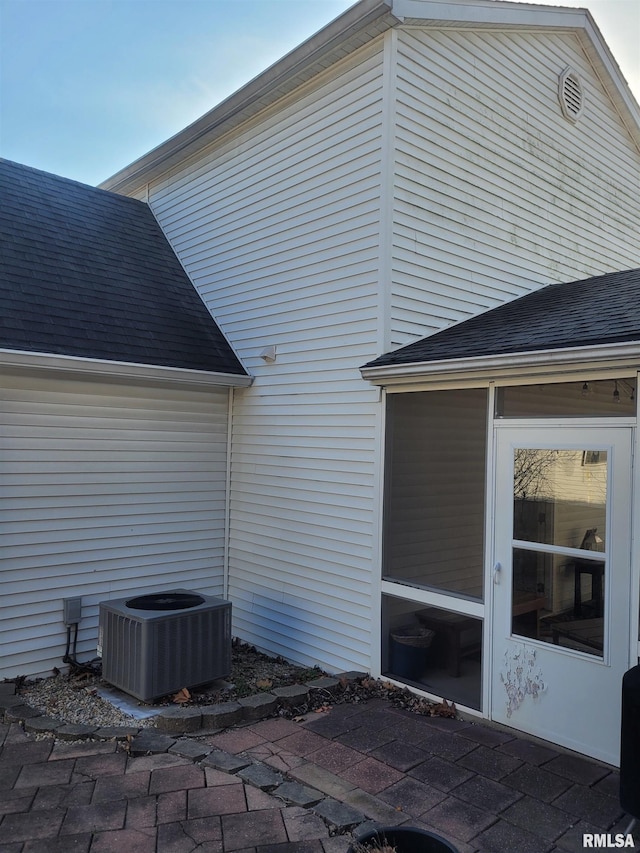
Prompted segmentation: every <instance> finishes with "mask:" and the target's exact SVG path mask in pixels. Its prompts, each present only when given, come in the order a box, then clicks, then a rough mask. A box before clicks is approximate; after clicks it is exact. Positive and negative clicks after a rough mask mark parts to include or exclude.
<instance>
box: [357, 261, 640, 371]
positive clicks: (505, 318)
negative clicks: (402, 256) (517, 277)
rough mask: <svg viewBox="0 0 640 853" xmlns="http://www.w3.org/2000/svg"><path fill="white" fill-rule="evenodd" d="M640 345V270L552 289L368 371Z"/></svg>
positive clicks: (474, 320)
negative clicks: (557, 351) (576, 348)
mask: <svg viewBox="0 0 640 853" xmlns="http://www.w3.org/2000/svg"><path fill="white" fill-rule="evenodd" d="M628 341H640V269H633V270H626V271H624V272H615V273H607V274H606V275H599V276H596V277H595V278H588V279H584V280H582V281H572V282H568V283H564V284H550V285H547V287H543V288H541V289H540V290H536V291H534V292H533V293H528V294H527V295H526V296H521V297H520V298H519V299H515V300H513V301H512V302H508V303H507V304H506V305H501V306H499V307H498V308H493V309H492V310H491V311H486V312H485V313H483V314H479V315H478V316H477V317H472V318H471V319H469V320H465V321H463V322H461V323H458V324H457V325H455V326H451V327H450V328H448V329H443V330H442V331H441V332H436V334H434V335H431V336H429V337H427V338H422V339H421V340H419V341H414V342H413V343H411V344H408V345H407V346H405V347H402V348H401V349H397V350H394V351H393V352H390V353H386V354H385V355H382V356H380V357H379V358H377V359H375V360H374V361H371V362H369V363H368V364H366V365H365V367H385V366H391V365H401V364H414V363H419V362H430V361H441V360H448V359H455V358H475V357H478V356H483V355H484V356H488V355H504V354H508V353H518V352H534V351H536V350H552V349H563V348H566V347H583V346H597V345H599V344H614V343H622V342H628Z"/></svg>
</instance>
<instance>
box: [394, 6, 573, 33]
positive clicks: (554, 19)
mask: <svg viewBox="0 0 640 853" xmlns="http://www.w3.org/2000/svg"><path fill="white" fill-rule="evenodd" d="M393 14H394V15H395V16H396V17H398V18H402V19H404V20H405V21H406V22H411V23H416V24H418V23H419V22H421V21H424V23H425V24H427V25H428V26H434V25H435V24H442V25H449V26H455V25H456V24H457V25H465V26H483V27H539V28H544V29H547V28H549V27H552V28H557V29H578V28H581V27H584V25H585V15H586V9H577V8H576V9H573V8H568V7H560V6H553V5H549V6H546V5H537V4H534V3H509V2H502V0H393Z"/></svg>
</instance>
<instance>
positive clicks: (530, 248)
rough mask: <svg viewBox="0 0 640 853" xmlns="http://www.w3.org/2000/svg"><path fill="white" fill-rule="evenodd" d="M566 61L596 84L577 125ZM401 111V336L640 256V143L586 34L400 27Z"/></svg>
mask: <svg viewBox="0 0 640 853" xmlns="http://www.w3.org/2000/svg"><path fill="white" fill-rule="evenodd" d="M567 65H571V66H572V67H573V68H574V69H576V70H577V71H578V73H579V75H580V77H581V80H582V83H583V86H584V90H585V110H584V114H583V116H582V118H581V119H580V120H579V121H578V123H577V124H575V125H574V124H572V123H570V122H569V121H567V120H566V119H565V118H564V117H563V116H562V114H561V111H560V105H559V102H558V98H557V80H558V75H559V74H560V72H561V71H562V70H563V69H564V68H565V67H566V66H567ZM396 116H397V127H396V167H395V168H396V180H395V217H394V223H395V227H394V235H393V244H394V248H393V261H392V263H393V279H394V285H393V296H392V300H393V305H392V328H393V333H392V335H393V342H392V344H393V346H397V345H399V344H404V343H408V342H409V341H411V340H414V339H415V338H418V337H422V336H424V335H425V334H429V333H431V332H434V331H437V330H438V329H441V328H444V327H446V326H448V325H450V324H452V323H454V322H457V321H460V320H464V319H466V318H467V317H469V316H473V315H475V314H477V313H480V312H481V311H484V310H486V309H488V308H492V307H495V306H496V305H499V304H501V303H503V302H505V301H508V300H510V299H513V298H514V297H517V296H520V295H522V294H523V293H525V292H527V291H528V290H529V289H531V288H532V287H536V286H538V285H544V284H548V283H551V282H557V281H571V280H575V279H580V278H587V277H589V276H592V275H597V274H601V273H604V272H609V271H615V270H621V269H629V268H632V267H635V266H638V265H639V264H640V241H639V238H638V234H639V232H640V217H639V214H638V204H637V198H638V192H639V190H640V157H639V155H638V151H637V149H635V148H633V146H632V143H631V141H630V139H629V138H628V136H627V135H626V133H625V131H624V128H623V126H622V125H621V123H620V121H619V119H618V117H617V115H616V114H615V112H614V110H613V107H612V105H611V103H610V102H609V100H608V99H607V96H606V95H605V93H604V91H603V90H602V88H601V86H600V84H599V82H598V80H597V77H596V75H595V74H594V72H593V69H592V68H591V67H590V65H589V63H588V61H587V59H586V57H585V55H584V53H583V52H582V50H581V48H580V46H579V44H578V42H577V40H576V39H574V38H573V37H571V36H568V35H560V34H554V33H551V34H542V33H536V34H522V33H515V32H512V33H480V32H476V33H470V32H453V31H448V32H445V31H441V32H428V33H427V32H424V33H423V32H420V31H419V30H409V31H405V32H401V33H400V35H399V40H398V62H397V101H396ZM613 163H615V166H613V167H612V164H613Z"/></svg>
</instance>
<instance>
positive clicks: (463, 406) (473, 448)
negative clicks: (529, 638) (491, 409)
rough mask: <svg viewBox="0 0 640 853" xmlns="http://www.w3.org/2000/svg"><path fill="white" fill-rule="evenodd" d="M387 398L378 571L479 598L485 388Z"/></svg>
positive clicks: (404, 581)
mask: <svg viewBox="0 0 640 853" xmlns="http://www.w3.org/2000/svg"><path fill="white" fill-rule="evenodd" d="M387 400H388V403H387V406H388V409H387V447H386V482H385V518H384V538H383V570H382V571H383V577H384V578H385V580H390V581H395V582H398V583H402V584H408V585H411V586H416V587H422V588H430V589H436V590H438V591H442V592H449V593H452V594H455V595H459V596H463V597H469V598H474V599H482V579H483V552H484V500H485V453H486V429H487V391H486V389H466V390H460V391H425V392H418V393H405V394H390V395H389V396H388V398H387Z"/></svg>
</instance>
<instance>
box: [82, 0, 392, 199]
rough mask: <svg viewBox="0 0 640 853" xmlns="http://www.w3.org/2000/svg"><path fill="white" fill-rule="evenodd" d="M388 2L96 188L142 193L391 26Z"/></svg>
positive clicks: (323, 33)
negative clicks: (348, 49)
mask: <svg viewBox="0 0 640 853" xmlns="http://www.w3.org/2000/svg"><path fill="white" fill-rule="evenodd" d="M392 2H393V0H361V2H360V3H357V4H356V5H355V6H352V7H351V8H350V9H347V11H346V12H344V13H343V14H342V15H340V16H339V17H338V18H336V19H335V20H334V21H332V22H331V23H330V24H328V25H327V26H326V27H324V28H323V29H322V30H320V31H319V32H318V33H316V34H315V35H313V36H311V38H309V39H307V41H305V42H303V43H302V44H301V45H300V46H299V47H297V48H294V50H292V51H291V52H290V53H288V54H286V56H284V57H283V58H282V59H280V60H278V61H277V62H276V63H274V64H273V65H271V66H270V67H269V68H267V70H266V71H263V72H262V73H261V74H259V75H258V76H257V77H255V78H254V79H253V80H251V81H250V82H249V83H247V84H246V85H245V86H243V87H242V88H241V89H239V90H238V91H237V92H235V93H234V94H233V95H231V96H230V97H228V98H227V99H226V100H224V101H222V103H220V104H218V105H217V106H216V107H214V108H213V109H211V110H209V112H207V113H205V115H203V116H201V117H200V118H199V119H197V120H196V121H194V122H193V123H192V124H190V125H189V126H188V127H186V128H185V129H184V130H181V131H179V132H178V133H177V134H175V135H174V136H172V137H171V138H170V139H168V140H167V141H166V142H163V143H162V144H161V145H158V146H157V147H156V148H154V149H152V150H151V151H150V152H149V153H148V154H145V155H143V156H142V157H140V158H139V159H138V160H135V161H134V162H133V163H131V164H130V165H129V166H127V167H126V168H124V169H121V170H120V171H119V172H117V173H116V174H115V175H113V176H111V177H110V178H107V180H105V181H103V182H102V183H101V184H100V185H99V186H100V187H101V189H105V190H111V191H113V192H120V193H128V192H132V191H134V190H135V189H139V188H141V187H143V186H144V185H145V184H147V183H149V182H150V181H151V180H153V179H154V178H155V177H157V176H159V175H160V174H163V173H164V172H166V171H167V170H168V169H170V168H171V167H172V166H173V165H175V164H176V163H177V162H180V161H182V160H183V159H184V158H186V157H188V156H190V155H192V154H194V153H196V152H197V151H199V150H200V149H201V148H203V147H204V146H206V145H208V144H210V143H212V142H213V141H215V139H216V138H217V137H218V136H220V135H222V133H224V132H226V131H227V130H229V129H231V128H232V127H233V126H234V125H236V124H239V123H241V122H244V121H245V120H247V119H248V118H250V117H251V115H253V114H255V113H257V112H259V111H260V110H262V109H264V108H265V107H267V106H269V105H270V104H271V103H274V102H275V101H276V100H278V99H279V98H281V97H283V95H285V94H287V93H288V92H289V91H292V90H293V89H295V88H296V87H297V86H298V85H300V84H301V83H302V82H305V80H308V79H310V78H311V77H312V76H314V75H315V74H317V73H319V72H320V71H322V70H324V69H325V68H326V65H327V59H328V58H330V57H331V55H332V54H335V59H337V58H338V56H339V55H341V54H340V51H341V49H343V47H344V45H345V44H347V43H348V42H349V40H350V39H353V38H354V37H355V36H357V37H358V38H357V43H358V45H360V44H363V43H364V42H365V41H367V40H371V39H373V38H375V37H377V36H378V35H379V34H380V33H381V32H383V31H384V30H386V29H389V28H390V27H391V26H393V25H394V24H397V23H398V19H397V18H395V17H394V16H393V15H392V14H391V7H392ZM368 30H369V32H367V31H368ZM354 46H355V45H354Z"/></svg>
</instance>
